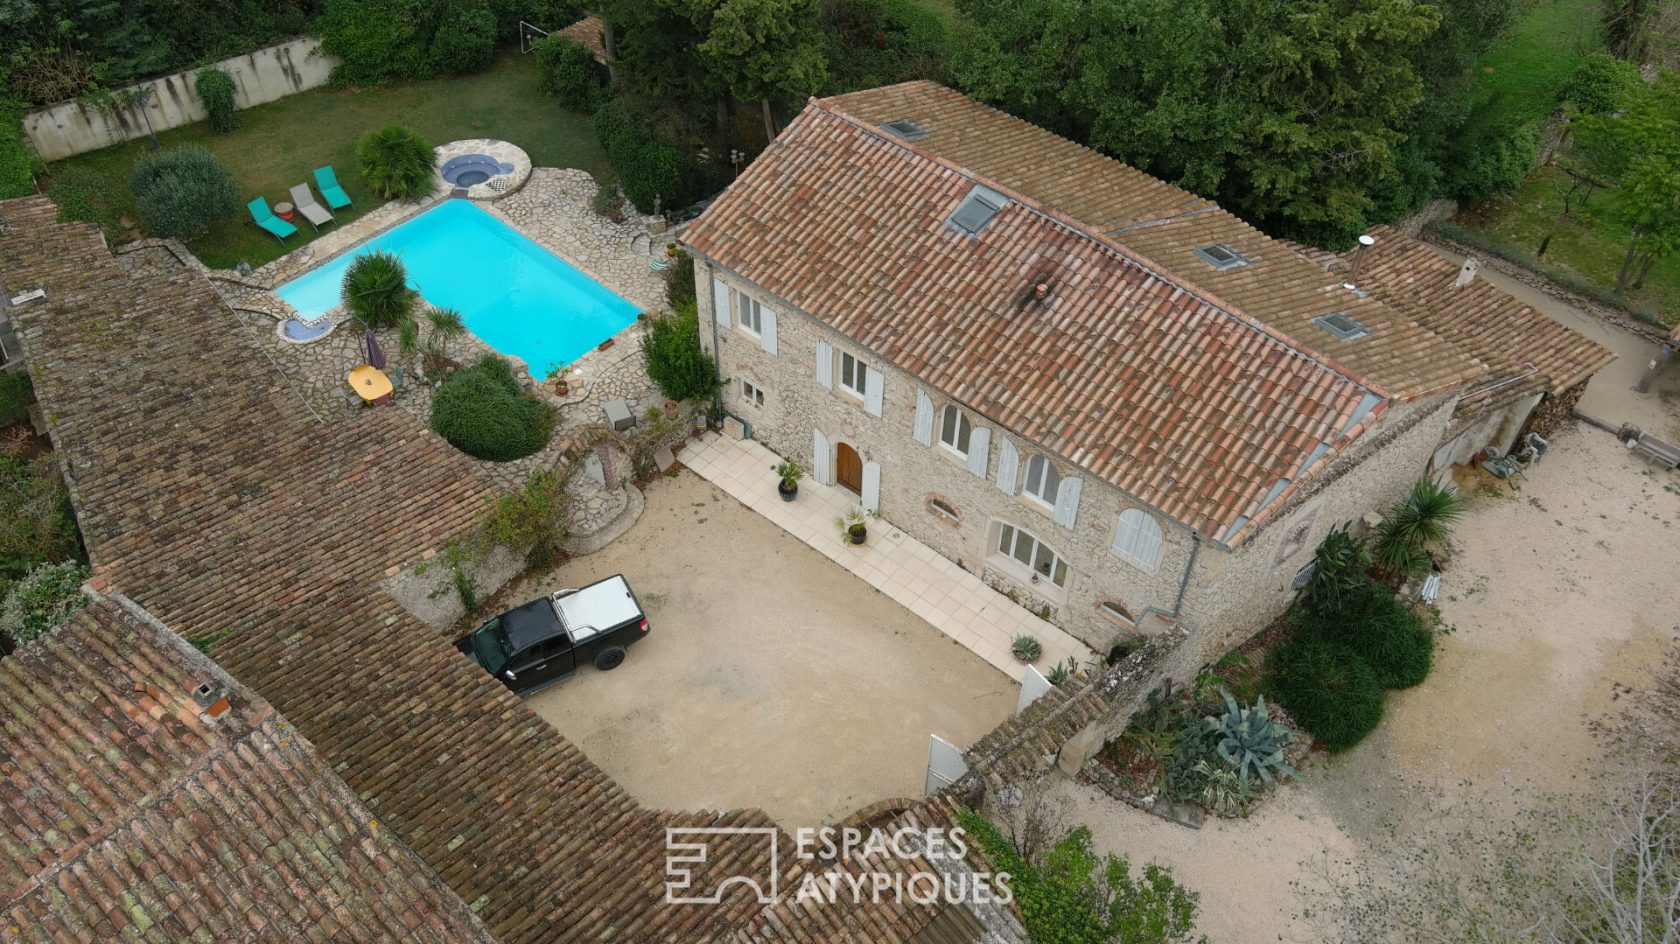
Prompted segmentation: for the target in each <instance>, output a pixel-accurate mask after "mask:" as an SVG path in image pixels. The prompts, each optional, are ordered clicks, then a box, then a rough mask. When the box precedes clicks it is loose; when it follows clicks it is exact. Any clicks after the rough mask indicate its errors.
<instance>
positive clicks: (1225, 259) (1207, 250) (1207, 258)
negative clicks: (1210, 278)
mask: <svg viewBox="0 0 1680 944" xmlns="http://www.w3.org/2000/svg"><path fill="white" fill-rule="evenodd" d="M1196 256H1197V258H1199V259H1201V260H1202V261H1203V262H1205V263H1207V264H1208V265H1210V266H1213V267H1214V268H1215V269H1218V270H1219V271H1221V272H1224V271H1225V270H1226V269H1235V268H1237V267H1238V266H1245V265H1248V264H1249V263H1250V262H1252V261H1253V260H1252V259H1250V258H1248V257H1247V256H1245V255H1243V254H1242V253H1240V252H1238V251H1236V250H1235V249H1232V248H1231V247H1230V246H1228V245H1226V244H1224V243H1214V244H1213V245H1211V246H1203V247H1202V248H1200V249H1198V250H1196Z"/></svg>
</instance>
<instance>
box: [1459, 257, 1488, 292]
mask: <svg viewBox="0 0 1680 944" xmlns="http://www.w3.org/2000/svg"><path fill="white" fill-rule="evenodd" d="M1481 268H1482V263H1481V261H1480V260H1478V259H1465V260H1464V264H1463V265H1461V266H1459V267H1458V278H1457V279H1456V280H1454V282H1453V288H1455V289H1457V288H1463V287H1464V286H1466V285H1469V284H1470V283H1471V282H1474V281H1476V273H1477V272H1478V271H1479V270H1480V269H1481Z"/></svg>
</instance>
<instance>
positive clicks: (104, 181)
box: [47, 164, 123, 241]
mask: <svg viewBox="0 0 1680 944" xmlns="http://www.w3.org/2000/svg"><path fill="white" fill-rule="evenodd" d="M115 189H116V188H115V187H113V186H112V181H111V179H110V178H108V177H106V176H105V175H104V174H101V173H99V172H98V171H95V170H92V169H90V168H87V167H84V166H82V165H80V164H70V165H60V166H59V167H58V168H56V169H55V170H54V171H53V175H52V180H51V181H50V182H49V183H48V184H47V198H48V199H50V200H52V202H53V203H56V204H58V218H59V219H60V220H76V221H79V222H82V223H92V224H93V225H95V226H97V227H99V228H100V229H101V230H103V231H104V232H105V235H106V237H107V238H110V239H112V240H113V241H114V240H115V239H116V237H117V235H118V234H119V233H121V232H122V228H123V224H122V205H121V204H120V203H119V202H118V197H117V194H116V193H114V192H113V191H114V190H115Z"/></svg>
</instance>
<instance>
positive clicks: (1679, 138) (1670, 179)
mask: <svg viewBox="0 0 1680 944" xmlns="http://www.w3.org/2000/svg"><path fill="white" fill-rule="evenodd" d="M1579 124H1580V125H1581V131H1580V132H1579V136H1580V141H1581V145H1582V146H1584V147H1586V148H1588V149H1589V151H1590V152H1591V153H1594V154H1596V155H1598V161H1597V164H1598V167H1599V168H1600V169H1601V172H1602V173H1604V174H1606V175H1607V176H1613V177H1614V178H1615V180H1616V181H1617V183H1618V184H1619V185H1620V187H1619V189H1618V190H1617V193H1616V215H1617V216H1618V217H1619V218H1620V219H1621V221H1622V222H1623V223H1624V224H1625V225H1626V226H1627V227H1628V230H1629V232H1630V233H1631V236H1630V238H1629V240H1628V246H1627V250H1626V252H1625V253H1624V255H1623V258H1622V268H1621V272H1620V273H1619V274H1618V275H1617V278H1616V290H1617V291H1624V290H1626V289H1627V288H1628V287H1629V286H1633V287H1638V286H1639V285H1641V284H1643V281H1644V274H1645V273H1646V272H1648V271H1650V268H1651V266H1652V264H1653V263H1655V261H1656V260H1657V259H1660V258H1662V257H1664V256H1666V255H1668V254H1670V253H1672V252H1674V250H1675V249H1677V248H1680V73H1676V72H1664V73H1662V74H1661V75H1659V76H1658V77H1657V80H1656V81H1655V82H1654V83H1652V84H1651V85H1650V86H1645V87H1640V88H1639V89H1638V90H1636V91H1635V92H1634V93H1633V95H1632V96H1631V99H1630V100H1629V102H1628V104H1627V107H1626V108H1624V109H1623V110H1622V111H1620V112H1617V113H1615V114H1607V115H1606V114H1600V115H1587V116H1584V117H1583V118H1582V119H1581V120H1580V122H1579Z"/></svg>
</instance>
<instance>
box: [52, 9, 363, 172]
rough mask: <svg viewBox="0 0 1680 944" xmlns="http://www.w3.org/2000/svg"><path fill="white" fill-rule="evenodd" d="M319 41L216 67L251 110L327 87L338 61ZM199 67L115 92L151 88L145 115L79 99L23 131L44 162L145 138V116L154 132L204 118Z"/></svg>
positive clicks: (296, 42) (300, 41)
mask: <svg viewBox="0 0 1680 944" xmlns="http://www.w3.org/2000/svg"><path fill="white" fill-rule="evenodd" d="M320 45H321V41H320V40H319V39H316V38H315V37H313V36H300V37H298V38H297V39H293V40H290V41H288V42H284V43H280V44H279V45H276V46H269V47H267V48H264V49H258V50H256V51H255V52H249V53H246V54H245V55H242V56H235V57H233V58H232V59H223V60H222V61H221V62H218V63H216V64H215V65H216V67H217V68H220V69H222V70H223V71H225V72H227V73H228V74H229V75H231V76H233V81H234V84H235V85H236V86H238V90H237V92H236V93H235V95H234V103H235V104H236V105H237V106H238V107H240V108H250V107H251V106H253V105H261V104H263V103H264V102H272V101H274V100H275V99H279V98H284V97H285V96H287V95H293V94H296V93H298V92H303V91H307V90H309V89H312V88H319V87H320V86H322V85H325V84H326V83H327V78H328V77H329V76H330V75H332V70H333V67H334V66H336V65H338V59H337V58H336V57H333V56H327V55H323V54H321V53H320V52H319V51H318V50H319V48H320ZM200 71H201V70H200V69H187V70H185V71H182V72H176V73H173V74H171V75H166V76H163V77H162V78H157V79H152V80H150V81H148V82H141V83H138V84H137V85H130V86H126V87H125V88H123V89H121V90H117V91H116V92H114V93H113V94H115V95H117V96H118V97H119V98H120V97H121V95H122V93H123V92H126V91H128V90H130V89H135V88H140V87H150V88H151V89H152V95H151V99H150V100H149V102H148V103H147V105H146V108H145V115H144V116H142V114H141V110H140V109H139V108H119V109H115V110H113V111H112V112H111V113H109V114H107V113H105V112H102V111H100V110H99V109H97V108H92V107H90V106H88V105H85V104H83V103H82V102H80V101H71V102H61V103H59V104H57V105H53V106H51V107H49V108H43V109H41V110H40V111H34V112H30V113H29V114H28V115H27V116H25V117H24V119H23V133H24V135H25V136H27V137H28V138H29V141H30V143H31V144H33V145H34V146H35V151H36V153H38V154H40V155H41V157H42V159H43V160H49V161H52V160H57V159H59V158H61V157H69V156H71V155H73V154H81V153H84V152H87V151H97V150H99V149H100V148H104V147H110V146H111V145H113V144H118V143H121V142H123V141H132V140H134V139H136V138H141V137H145V135H146V119H147V118H149V119H150V120H151V128H152V130H154V131H166V130H168V129H170V128H179V127H180V126H182V125H187V124H192V123H193V122H195V121H203V120H205V118H206V117H207V115H206V114H205V111H204V105H203V104H202V103H201V102H199V100H198V92H197V90H196V89H195V88H194V83H195V81H196V80H197V78H198V73H199V72H200ZM298 133H299V134H307V133H309V129H308V128H299V129H298Z"/></svg>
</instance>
